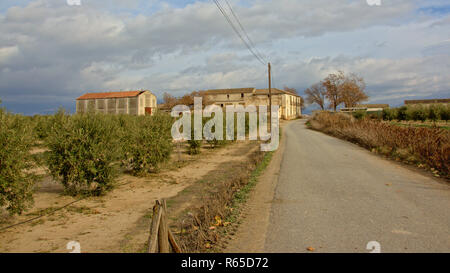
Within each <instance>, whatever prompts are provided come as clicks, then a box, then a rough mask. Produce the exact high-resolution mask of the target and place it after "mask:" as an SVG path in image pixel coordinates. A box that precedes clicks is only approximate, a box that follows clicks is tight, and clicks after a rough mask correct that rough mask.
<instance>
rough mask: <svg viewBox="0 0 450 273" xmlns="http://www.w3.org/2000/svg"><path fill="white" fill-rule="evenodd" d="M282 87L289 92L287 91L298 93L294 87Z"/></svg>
mask: <svg viewBox="0 0 450 273" xmlns="http://www.w3.org/2000/svg"><path fill="white" fill-rule="evenodd" d="M283 89H284V91H287V92H289V93H292V94H296V95H298V91H297V89H295V88H291V87H287V86H285V87H284V88H283Z"/></svg>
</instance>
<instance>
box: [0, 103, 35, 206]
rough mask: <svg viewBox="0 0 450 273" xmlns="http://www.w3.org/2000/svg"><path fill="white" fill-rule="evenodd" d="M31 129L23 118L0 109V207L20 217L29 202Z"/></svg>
mask: <svg viewBox="0 0 450 273" xmlns="http://www.w3.org/2000/svg"><path fill="white" fill-rule="evenodd" d="M32 143H33V137H32V133H31V126H30V123H29V122H26V121H25V120H24V118H23V117H20V116H16V115H12V114H9V113H7V112H6V111H4V110H2V109H0V207H6V209H7V211H8V212H9V213H10V214H21V213H22V212H23V211H24V210H25V209H26V208H28V207H29V206H30V205H31V204H32V202H33V195H32V194H33V187H34V182H33V175H31V174H30V173H29V172H26V170H27V169H29V168H30V167H31V162H32V158H31V155H30V148H31V145H32Z"/></svg>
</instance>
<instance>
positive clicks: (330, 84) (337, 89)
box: [322, 71, 345, 112]
mask: <svg viewBox="0 0 450 273" xmlns="http://www.w3.org/2000/svg"><path fill="white" fill-rule="evenodd" d="M344 82H345V74H344V72H343V71H338V72H337V73H335V74H329V75H328V76H327V77H326V78H325V79H324V80H323V81H322V84H323V86H325V88H326V90H327V92H326V98H327V99H328V101H329V102H330V108H332V109H333V110H334V111H335V112H336V108H337V107H338V106H339V104H341V103H342V92H341V91H342V89H341V87H342V85H343V84H344Z"/></svg>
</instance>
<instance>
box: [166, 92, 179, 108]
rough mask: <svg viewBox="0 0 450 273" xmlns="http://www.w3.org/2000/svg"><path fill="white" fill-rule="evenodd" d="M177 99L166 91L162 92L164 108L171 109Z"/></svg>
mask: <svg viewBox="0 0 450 273" xmlns="http://www.w3.org/2000/svg"><path fill="white" fill-rule="evenodd" d="M177 101H178V99H177V98H175V97H174V96H172V95H171V94H169V93H167V92H166V93H164V96H163V102H164V107H165V108H167V109H172V108H173V107H174V106H175V105H177Z"/></svg>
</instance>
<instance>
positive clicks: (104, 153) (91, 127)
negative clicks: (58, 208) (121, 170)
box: [46, 110, 121, 195]
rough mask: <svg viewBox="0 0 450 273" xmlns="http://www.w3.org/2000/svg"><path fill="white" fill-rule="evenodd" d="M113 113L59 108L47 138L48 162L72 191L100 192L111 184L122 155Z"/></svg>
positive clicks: (55, 174) (50, 168)
mask: <svg viewBox="0 0 450 273" xmlns="http://www.w3.org/2000/svg"><path fill="white" fill-rule="evenodd" d="M114 119H115V117H113V116H105V115H101V114H88V115H75V116H68V115H66V114H65V113H64V111H62V110H60V111H59V112H58V113H57V114H56V115H55V116H54V122H53V125H52V128H51V130H50V132H49V136H48V138H47V140H46V144H47V147H48V149H49V154H48V158H47V165H48V168H49V170H50V172H51V174H52V176H53V177H54V178H55V179H60V181H61V183H62V184H63V186H64V188H65V191H66V193H68V194H71V195H77V194H88V195H101V194H103V193H104V192H105V191H107V190H109V189H111V188H112V187H113V183H114V179H115V178H116V176H117V169H116V166H115V164H114V162H115V161H116V160H118V159H119V157H120V155H121V146H120V142H119V138H118V129H119V128H118V126H117V122H115V121H114Z"/></svg>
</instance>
